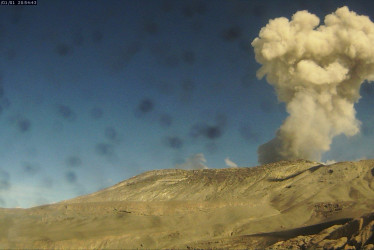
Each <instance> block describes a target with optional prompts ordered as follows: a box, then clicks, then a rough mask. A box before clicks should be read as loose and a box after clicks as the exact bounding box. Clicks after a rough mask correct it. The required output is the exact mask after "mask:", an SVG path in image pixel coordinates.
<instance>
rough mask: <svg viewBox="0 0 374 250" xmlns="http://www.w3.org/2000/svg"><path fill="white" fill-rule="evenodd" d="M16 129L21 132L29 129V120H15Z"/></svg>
mask: <svg viewBox="0 0 374 250" xmlns="http://www.w3.org/2000/svg"><path fill="white" fill-rule="evenodd" d="M17 126H18V130H19V131H20V132H22V133H25V132H27V131H29V130H30V128H31V122H30V120H29V119H27V118H21V119H20V120H18V121H17Z"/></svg>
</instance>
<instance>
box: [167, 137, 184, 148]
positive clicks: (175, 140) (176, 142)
mask: <svg viewBox="0 0 374 250" xmlns="http://www.w3.org/2000/svg"><path fill="white" fill-rule="evenodd" d="M165 142H166V145H167V146H168V147H170V148H173V149H180V148H182V146H183V141H182V139H181V138H179V137H178V136H169V137H166V140H165Z"/></svg>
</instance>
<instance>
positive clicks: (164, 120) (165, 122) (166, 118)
mask: <svg viewBox="0 0 374 250" xmlns="http://www.w3.org/2000/svg"><path fill="white" fill-rule="evenodd" d="M172 123H173V118H172V117H171V116H170V115H168V114H162V115H161V116H160V124H161V126H162V127H164V128H168V127H170V126H171V125H172Z"/></svg>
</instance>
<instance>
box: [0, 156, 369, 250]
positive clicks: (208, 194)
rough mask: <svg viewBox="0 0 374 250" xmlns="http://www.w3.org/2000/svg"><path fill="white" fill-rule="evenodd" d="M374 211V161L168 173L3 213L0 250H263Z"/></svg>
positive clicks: (0, 211)
mask: <svg viewBox="0 0 374 250" xmlns="http://www.w3.org/2000/svg"><path fill="white" fill-rule="evenodd" d="M373 211H374V160H362V161H357V162H354V161H351V162H339V163H335V164H330V165H323V164H321V163H318V162H311V161H305V160H297V161H282V162H277V163H271V164H266V165H262V166H256V167H251V168H226V169H202V170H182V169H164V170H154V171H148V172H145V173H142V174H140V175H138V176H134V177H132V178H130V179H127V180H124V181H121V182H119V183H117V184H115V185H113V186H112V187H108V188H105V189H102V190H99V191H98V192H95V193H92V194H89V195H84V196H80V197H76V198H73V199H70V200H65V201H61V202H58V203H55V204H49V205H43V206H38V207H34V208H30V209H0V248H25V247H27V248H30V247H33V248H67V249H68V248H78V249H79V248H81V249H86V248H187V247H190V248H222V247H224V248H232V249H236V248H248V247H250V248H252V247H253V248H264V247H269V246H271V245H273V244H276V243H277V242H285V243H284V244H286V245H287V244H288V245H290V244H291V243H290V242H288V240H291V239H292V238H293V237H294V236H295V232H299V233H302V232H310V234H312V233H313V234H314V233H316V232H317V231H318V230H320V231H323V230H325V229H326V228H327V227H331V226H335V225H338V224H337V223H340V224H339V225H342V224H344V223H348V222H350V221H351V220H352V219H353V218H357V217H361V216H363V215H364V214H367V213H371V212H373ZM309 228H314V231H310V230H309ZM295 230H296V231H295ZM303 230H304V231H303ZM305 230H306V231H305ZM308 230H309V231H308ZM291 232H294V233H291ZM303 234H305V233H303ZM357 234H359V233H357ZM316 235H318V233H317V234H316ZM316 237H317V236H316ZM344 237H346V236H344ZM312 238H313V237H312V236H310V237H309V238H308V239H309V240H310V239H312ZM317 238H318V237H317ZM305 239H307V238H305ZM292 242H298V243H297V244H299V243H300V242H299V241H295V240H294V241H292ZM347 242H348V238H347V241H346V242H345V244H348V243H347ZM282 244H283V243H282ZM292 244H293V243H292ZM300 244H301V243H300ZM326 244H327V243H326ZM279 246H280V245H278V248H279ZM305 246H306V245H305Z"/></svg>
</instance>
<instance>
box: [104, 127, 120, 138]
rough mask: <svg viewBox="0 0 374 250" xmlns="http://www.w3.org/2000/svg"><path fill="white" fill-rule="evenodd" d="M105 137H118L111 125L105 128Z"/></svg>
mask: <svg viewBox="0 0 374 250" xmlns="http://www.w3.org/2000/svg"><path fill="white" fill-rule="evenodd" d="M105 137H106V138H107V139H109V140H111V141H115V140H116V139H117V138H118V134H117V131H116V130H115V129H114V128H112V127H107V128H106V129H105Z"/></svg>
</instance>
